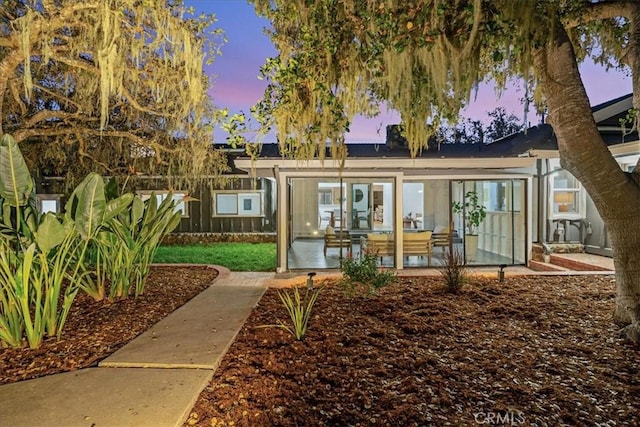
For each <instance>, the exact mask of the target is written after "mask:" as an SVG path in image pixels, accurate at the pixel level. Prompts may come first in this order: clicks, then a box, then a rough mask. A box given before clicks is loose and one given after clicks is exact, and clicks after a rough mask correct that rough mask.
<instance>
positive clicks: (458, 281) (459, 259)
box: [439, 250, 469, 294]
mask: <svg viewBox="0 0 640 427" xmlns="http://www.w3.org/2000/svg"><path fill="white" fill-rule="evenodd" d="M439 271H440V274H441V275H442V277H443V278H444V284H445V286H446V288H447V290H448V291H449V292H451V293H452V294H457V293H458V292H460V290H461V289H462V287H463V286H464V285H465V283H467V281H468V279H469V273H468V271H467V267H466V266H465V264H464V255H463V254H462V253H461V252H460V251H452V250H449V251H447V254H446V256H445V258H444V264H443V265H442V267H440V269H439Z"/></svg>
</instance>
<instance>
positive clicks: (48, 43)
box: [0, 0, 225, 177]
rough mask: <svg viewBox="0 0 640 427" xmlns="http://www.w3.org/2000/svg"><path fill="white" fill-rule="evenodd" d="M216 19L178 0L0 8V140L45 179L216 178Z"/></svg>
mask: <svg viewBox="0 0 640 427" xmlns="http://www.w3.org/2000/svg"><path fill="white" fill-rule="evenodd" d="M213 21H214V18H213V17H212V16H199V17H194V16H192V15H191V14H190V11H189V10H188V9H186V8H185V7H184V6H183V5H182V2H181V1H180V0H144V1H138V0H84V1H76V0H56V1H52V0H5V1H3V2H1V3H0V134H3V133H8V134H12V135H13V137H14V138H15V139H16V141H17V142H18V143H19V145H20V149H21V151H22V152H23V153H24V155H25V157H26V159H27V162H28V164H29V166H30V168H31V170H32V171H34V172H35V169H38V170H39V173H40V174H44V175H54V176H56V175H57V176H60V175H62V176H67V177H83V176H85V175H86V174H87V173H88V172H90V171H96V172H98V173H101V174H109V175H115V176H122V175H136V174H138V173H154V174H160V173H163V174H167V175H172V176H176V175H181V174H182V173H183V172H185V171H188V172H189V175H190V176H196V175H205V174H208V173H212V174H215V173H216V172H217V171H220V170H221V169H222V168H224V167H225V162H224V161H223V159H222V158H221V156H220V155H219V154H217V153H215V152H213V151H212V149H211V144H212V129H213V123H214V121H215V120H216V119H217V115H218V114H219V111H218V110H216V109H215V108H214V107H213V106H212V103H211V100H210V98H209V96H208V94H207V89H208V80H207V77H206V75H205V74H204V73H203V66H204V62H205V60H207V59H209V60H212V59H213V56H214V54H217V53H218V48H219V46H220V43H221V42H222V34H221V32H220V31H219V30H218V29H212V26H211V24H212V23H213ZM207 55H209V57H208V58H205V56H207Z"/></svg>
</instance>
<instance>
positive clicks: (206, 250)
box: [154, 242, 276, 271]
mask: <svg viewBox="0 0 640 427" xmlns="http://www.w3.org/2000/svg"><path fill="white" fill-rule="evenodd" d="M154 262H155V263H169V264H176V263H186V264H213V265H221V266H223V267H227V268H228V269H229V270H231V271H275V269H276V244H275V243H240V242H229V243H227V242H224V243H212V244H206V245H205V244H201V245H171V246H160V248H158V253H157V254H156V257H155V258H154Z"/></svg>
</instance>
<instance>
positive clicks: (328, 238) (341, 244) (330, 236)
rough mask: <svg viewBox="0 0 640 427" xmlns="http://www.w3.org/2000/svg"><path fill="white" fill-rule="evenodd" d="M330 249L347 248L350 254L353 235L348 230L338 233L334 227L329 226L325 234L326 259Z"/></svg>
mask: <svg viewBox="0 0 640 427" xmlns="http://www.w3.org/2000/svg"><path fill="white" fill-rule="evenodd" d="M328 248H340V249H342V248H347V249H348V251H349V252H352V251H353V245H352V243H351V235H350V234H349V232H348V231H346V230H339V231H338V232H337V233H336V231H335V230H334V229H333V227H331V226H328V227H327V229H326V230H325V233H324V247H323V248H322V252H323V253H324V256H325V257H326V256H327V249H328Z"/></svg>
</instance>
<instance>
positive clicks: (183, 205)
mask: <svg viewBox="0 0 640 427" xmlns="http://www.w3.org/2000/svg"><path fill="white" fill-rule="evenodd" d="M137 193H138V196H140V198H141V199H142V201H143V202H144V201H147V200H148V199H149V198H151V195H152V194H155V196H156V201H157V202H158V205H160V203H162V202H163V201H164V200H165V199H166V198H167V196H168V195H169V193H170V192H169V191H166V190H142V191H138V192H137ZM171 194H172V199H173V200H175V201H176V202H177V203H176V207H175V211H181V212H182V215H181V216H182V218H189V202H188V201H183V200H182V199H183V198H184V197H186V196H188V195H189V194H188V193H187V192H186V191H172V192H171Z"/></svg>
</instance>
